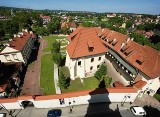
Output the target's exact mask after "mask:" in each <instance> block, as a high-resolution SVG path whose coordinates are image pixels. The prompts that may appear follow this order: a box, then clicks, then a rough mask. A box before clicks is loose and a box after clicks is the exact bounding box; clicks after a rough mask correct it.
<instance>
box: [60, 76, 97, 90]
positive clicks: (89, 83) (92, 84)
mask: <svg viewBox="0 0 160 117" xmlns="http://www.w3.org/2000/svg"><path fill="white" fill-rule="evenodd" d="M83 80H84V84H82V83H81V81H80V79H79V78H77V79H75V80H71V81H70V86H69V87H68V89H64V90H62V92H63V93H64V92H74V91H81V90H87V89H96V88H97V87H98V85H99V81H98V80H97V79H96V78H95V77H89V78H84V79H83Z"/></svg>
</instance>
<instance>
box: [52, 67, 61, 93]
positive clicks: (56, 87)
mask: <svg viewBox="0 0 160 117" xmlns="http://www.w3.org/2000/svg"><path fill="white" fill-rule="evenodd" d="M54 84H55V90H56V94H61V89H60V87H59V86H58V67H57V65H56V64H54Z"/></svg>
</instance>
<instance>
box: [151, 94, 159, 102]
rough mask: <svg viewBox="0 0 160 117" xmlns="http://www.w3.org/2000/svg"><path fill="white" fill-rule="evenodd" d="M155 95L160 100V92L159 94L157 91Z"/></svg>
mask: <svg viewBox="0 0 160 117" xmlns="http://www.w3.org/2000/svg"><path fill="white" fill-rule="evenodd" d="M153 97H154V98H156V99H157V100H159V101H160V94H157V93H156V94H154V96H153Z"/></svg>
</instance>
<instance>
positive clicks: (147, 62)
mask: <svg viewBox="0 0 160 117" xmlns="http://www.w3.org/2000/svg"><path fill="white" fill-rule="evenodd" d="M104 35H105V34H104ZM106 38H107V39H108V40H109V41H110V43H108V42H107V41H105V39H101V40H102V42H103V43H104V44H106V45H107V46H108V47H110V48H112V49H113V50H115V51H116V52H117V53H118V54H119V55H121V57H122V58H123V59H125V60H126V61H127V62H129V63H130V64H131V65H132V66H134V67H136V68H138V69H139V70H140V71H142V72H143V73H144V74H146V75H147V76H149V77H150V78H157V77H159V76H160V69H159V68H160V52H158V51H156V50H155V49H153V48H151V47H148V46H142V45H140V44H138V43H136V42H134V41H132V40H129V41H128V42H127V38H128V37H127V36H126V35H124V34H121V33H118V32H115V31H114V32H113V31H111V30H110V33H109V34H107V36H106ZM113 39H116V40H117V42H116V44H115V45H114V43H113V42H114V41H113ZM112 41H113V42H112ZM125 43H126V44H125ZM122 44H125V45H124V46H123V47H122V49H121V46H122ZM121 50H122V51H121ZM125 53H128V54H125ZM137 60H139V61H140V62H142V64H139V63H138V62H137Z"/></svg>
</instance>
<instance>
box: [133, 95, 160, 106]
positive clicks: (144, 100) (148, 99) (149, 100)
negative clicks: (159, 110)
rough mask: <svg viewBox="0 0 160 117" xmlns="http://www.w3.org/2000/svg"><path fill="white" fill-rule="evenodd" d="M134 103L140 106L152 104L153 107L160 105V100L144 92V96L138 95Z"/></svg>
mask: <svg viewBox="0 0 160 117" xmlns="http://www.w3.org/2000/svg"><path fill="white" fill-rule="evenodd" d="M134 103H135V104H136V105H139V106H144V105H149V106H150V105H151V106H152V107H160V102H159V101H158V100H156V99H155V98H154V97H152V96H150V95H148V94H143V96H142V97H137V98H136V100H135V102H134Z"/></svg>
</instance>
